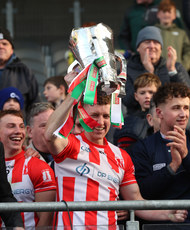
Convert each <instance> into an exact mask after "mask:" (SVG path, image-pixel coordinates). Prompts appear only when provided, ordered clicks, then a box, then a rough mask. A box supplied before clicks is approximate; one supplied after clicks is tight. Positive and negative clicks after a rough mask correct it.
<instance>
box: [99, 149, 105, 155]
mask: <svg viewBox="0 0 190 230" xmlns="http://www.w3.org/2000/svg"><path fill="white" fill-rule="evenodd" d="M98 151H99V153H100V154H104V155H106V154H105V152H104V151H102V150H98Z"/></svg>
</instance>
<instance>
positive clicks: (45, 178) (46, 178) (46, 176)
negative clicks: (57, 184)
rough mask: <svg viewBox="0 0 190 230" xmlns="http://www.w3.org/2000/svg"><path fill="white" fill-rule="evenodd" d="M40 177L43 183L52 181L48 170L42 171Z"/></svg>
mask: <svg viewBox="0 0 190 230" xmlns="http://www.w3.org/2000/svg"><path fill="white" fill-rule="evenodd" d="M42 177H43V181H44V182H49V181H52V179H51V174H50V171H49V170H48V169H46V170H43V171H42Z"/></svg>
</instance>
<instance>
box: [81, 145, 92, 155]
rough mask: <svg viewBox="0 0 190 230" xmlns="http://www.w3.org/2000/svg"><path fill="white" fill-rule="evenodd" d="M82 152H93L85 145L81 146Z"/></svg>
mask: <svg viewBox="0 0 190 230" xmlns="http://www.w3.org/2000/svg"><path fill="white" fill-rule="evenodd" d="M81 150H82V151H85V152H87V153H90V152H91V150H90V148H88V147H86V146H84V145H82V146H81Z"/></svg>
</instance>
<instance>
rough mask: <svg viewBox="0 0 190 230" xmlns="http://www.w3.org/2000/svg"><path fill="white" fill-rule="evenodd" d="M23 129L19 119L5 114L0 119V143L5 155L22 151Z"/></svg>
mask: <svg viewBox="0 0 190 230" xmlns="http://www.w3.org/2000/svg"><path fill="white" fill-rule="evenodd" d="M24 139H25V127H24V122H23V119H22V118H21V117H17V116H15V115H11V114H7V115H5V116H3V117H2V118H1V119H0V141H1V142H2V143H3V145H4V148H5V153H6V154H11V155H15V154H17V153H19V152H20V151H21V149H22V145H23V142H24Z"/></svg>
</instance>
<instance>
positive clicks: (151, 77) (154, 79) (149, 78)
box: [134, 72, 162, 92]
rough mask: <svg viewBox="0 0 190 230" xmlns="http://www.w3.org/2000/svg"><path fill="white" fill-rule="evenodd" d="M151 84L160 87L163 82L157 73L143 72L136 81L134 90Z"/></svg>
mask: <svg viewBox="0 0 190 230" xmlns="http://www.w3.org/2000/svg"><path fill="white" fill-rule="evenodd" d="M151 84H154V85H155V86H156V88H157V89H158V88H159V87H160V86H161V84H162V83H161V81H160V78H159V77H158V76H157V75H155V74H153V73H148V72H147V73H143V74H141V75H139V76H138V77H137V78H136V80H135V81H134V90H135V92H136V91H137V89H138V88H142V87H145V86H148V85H151Z"/></svg>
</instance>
